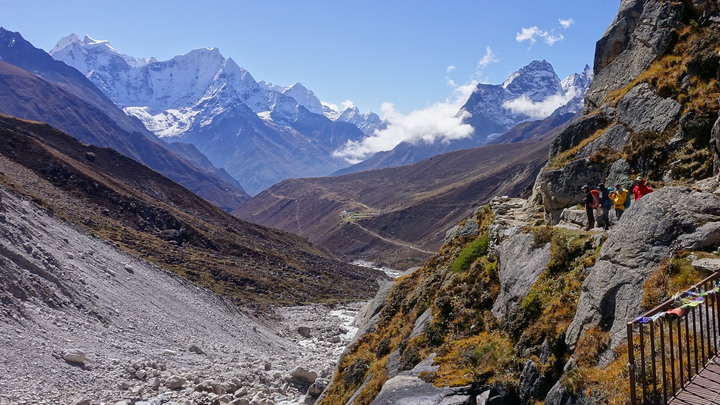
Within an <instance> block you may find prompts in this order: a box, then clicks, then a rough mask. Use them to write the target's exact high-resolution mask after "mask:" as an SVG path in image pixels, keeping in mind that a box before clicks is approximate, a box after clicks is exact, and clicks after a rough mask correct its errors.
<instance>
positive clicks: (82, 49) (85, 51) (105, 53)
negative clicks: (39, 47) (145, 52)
mask: <svg viewBox="0 0 720 405" xmlns="http://www.w3.org/2000/svg"><path fill="white" fill-rule="evenodd" d="M50 55H51V56H52V57H53V58H55V59H57V60H61V61H63V62H65V63H66V64H67V65H70V66H72V67H74V68H75V69H77V70H79V71H81V72H83V73H85V74H88V73H89V71H91V70H93V69H92V68H91V67H90V66H91V65H94V66H102V65H107V64H108V63H110V61H112V60H113V59H121V60H123V61H124V62H125V63H126V64H127V65H128V66H131V67H141V66H144V65H146V64H147V63H148V62H149V61H148V60H147V59H141V58H134V57H132V56H128V55H124V54H122V53H120V52H118V51H117V50H115V48H113V47H112V46H111V45H110V42H109V41H104V40H96V39H93V38H91V37H90V36H88V35H85V37H84V38H82V39H80V36H79V35H77V34H74V33H73V34H70V35H68V36H66V37H65V38H62V39H61V40H60V41H58V43H57V44H56V45H55V46H54V47H53V48H52V50H50ZM114 63H118V61H115V62H114Z"/></svg>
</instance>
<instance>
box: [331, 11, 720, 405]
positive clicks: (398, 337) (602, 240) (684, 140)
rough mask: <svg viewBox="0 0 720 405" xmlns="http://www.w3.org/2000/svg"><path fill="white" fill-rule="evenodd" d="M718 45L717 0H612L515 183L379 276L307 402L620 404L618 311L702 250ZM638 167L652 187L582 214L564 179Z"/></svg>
mask: <svg viewBox="0 0 720 405" xmlns="http://www.w3.org/2000/svg"><path fill="white" fill-rule="evenodd" d="M719 51H720V6H719V5H718V3H717V2H715V1H702V0H695V1H690V0H688V1H661V0H632V1H622V2H621V5H620V10H619V13H618V17H617V18H616V20H615V21H614V22H613V23H612V25H611V26H610V28H609V29H608V31H607V32H606V34H605V35H604V37H603V38H602V39H601V40H600V41H598V44H597V48H596V60H595V82H594V83H593V85H592V86H591V88H590V90H589V91H588V95H587V97H586V111H585V115H584V116H583V117H581V118H579V119H578V120H576V121H575V122H573V123H572V124H571V125H569V126H568V128H567V129H566V130H564V131H563V132H562V133H561V134H560V135H559V136H558V137H557V138H556V139H555V140H554V141H553V143H552V145H551V147H550V152H549V157H550V159H549V162H548V164H547V166H546V167H545V168H544V169H543V170H542V171H541V173H540V174H539V175H538V177H537V179H536V182H535V186H534V191H533V195H532V196H531V198H530V199H529V200H527V201H525V200H517V199H507V198H496V199H494V200H493V201H492V202H491V204H490V205H488V206H486V207H482V208H480V209H479V210H478V211H477V212H476V214H475V215H474V216H473V217H472V218H469V219H468V220H467V221H465V222H464V223H461V224H460V225H459V226H458V227H457V228H455V229H454V232H453V233H451V234H450V235H449V236H448V238H446V243H445V244H444V245H443V247H442V248H441V249H440V251H439V252H438V253H437V254H436V255H435V256H434V257H433V258H431V259H430V260H429V261H428V262H427V263H426V264H425V265H424V266H423V267H422V268H420V269H418V270H416V271H414V272H413V273H412V274H409V275H405V276H403V277H401V278H399V279H397V280H395V282H394V285H393V286H392V288H389V289H387V290H384V294H385V295H384V299H378V300H376V303H377V304H376V306H375V307H374V308H373V309H372V310H371V311H370V312H371V313H374V314H375V316H374V317H373V318H372V320H371V321H370V322H368V323H367V324H366V325H365V327H364V329H362V330H363V331H364V333H362V335H360V336H358V337H357V342H356V343H355V344H354V345H353V346H351V347H350V348H349V349H348V350H347V351H346V353H345V354H344V355H343V357H342V358H341V360H340V362H339V367H338V370H337V372H336V374H335V377H334V380H333V382H332V384H331V385H330V386H329V387H328V389H327V390H326V391H325V393H324V394H323V396H322V397H321V398H320V399H319V403H320V404H386V403H413V404H498V403H520V404H533V403H539V402H543V403H545V404H581V403H582V404H605V403H620V404H621V403H626V402H627V401H629V399H628V398H629V394H628V390H629V386H628V384H627V369H626V364H627V346H626V344H625V342H624V336H623V333H622V332H623V327H624V324H625V322H626V321H628V320H630V319H632V318H634V317H635V316H637V315H639V313H640V312H641V311H643V309H649V308H651V307H652V306H654V305H655V304H657V303H659V302H660V301H662V300H663V299H666V298H668V297H669V296H670V295H672V294H673V293H675V292H677V290H674V289H677V288H685V287H686V286H688V285H690V284H692V283H693V282H695V281H697V280H699V279H701V278H702V277H703V276H704V275H706V273H704V272H705V270H702V269H700V268H697V267H695V266H693V260H694V259H696V258H703V257H704V258H717V256H718V246H719V245H720V197H719V195H720V189H719V186H720V182H719V180H718V177H716V176H717V173H718V171H720V165H718V162H720V154H719V153H718V151H719V149H718V147H717V145H718V144H719V143H718V142H720V139H718V138H720V119H718V112H719V111H720V103H719V99H720V86H718V79H719V78H720V53H719ZM637 176H642V177H643V178H645V179H647V181H648V182H649V183H650V184H651V185H652V186H653V187H654V188H655V192H653V193H651V194H649V195H648V196H645V197H643V198H642V199H640V200H638V201H635V202H633V204H632V205H630V207H629V208H628V209H627V210H626V212H625V214H624V215H623V217H622V218H621V219H620V220H617V219H615V218H614V217H613V219H612V223H613V225H612V227H611V229H610V230H609V231H603V230H601V229H597V228H596V229H593V230H590V231H585V230H583V229H582V228H581V226H582V225H583V224H582V222H583V220H584V219H583V216H584V213H583V212H581V211H580V212H579V211H578V210H575V209H573V208H574V206H575V205H576V204H577V203H578V202H579V197H580V196H579V195H578V194H579V189H580V186H582V185H583V184H590V185H597V184H599V183H601V182H604V183H605V184H608V185H611V184H615V183H621V184H623V185H624V186H625V187H630V186H632V182H633V180H634V179H635V178H636V177H637ZM578 214H579V215H578Z"/></svg>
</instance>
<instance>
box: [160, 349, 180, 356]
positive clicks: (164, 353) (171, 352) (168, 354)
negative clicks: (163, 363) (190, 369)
mask: <svg viewBox="0 0 720 405" xmlns="http://www.w3.org/2000/svg"><path fill="white" fill-rule="evenodd" d="M176 354H177V352H176V351H175V350H170V349H165V350H163V355H165V356H174V355H176Z"/></svg>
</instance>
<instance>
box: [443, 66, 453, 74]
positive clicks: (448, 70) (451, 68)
mask: <svg viewBox="0 0 720 405" xmlns="http://www.w3.org/2000/svg"><path fill="white" fill-rule="evenodd" d="M453 70H455V65H450V66H448V67H447V68H446V69H445V72H447V73H450V72H452V71H453Z"/></svg>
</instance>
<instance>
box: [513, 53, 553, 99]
mask: <svg viewBox="0 0 720 405" xmlns="http://www.w3.org/2000/svg"><path fill="white" fill-rule="evenodd" d="M502 88H503V89H505V90H507V91H508V92H509V93H511V94H517V95H520V94H522V95H526V96H528V97H529V98H530V99H531V100H534V101H539V100H542V99H544V98H546V97H548V96H550V95H552V94H558V93H561V92H562V85H561V83H560V79H559V78H558V77H557V74H555V69H553V67H552V65H551V64H550V63H549V62H548V61H546V60H542V61H537V60H535V61H532V62H530V63H529V64H528V65H526V66H524V67H523V68H522V69H520V70H519V71H517V72H515V73H513V74H512V75H511V76H510V77H509V78H508V79H507V80H506V81H505V83H503V85H502Z"/></svg>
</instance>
